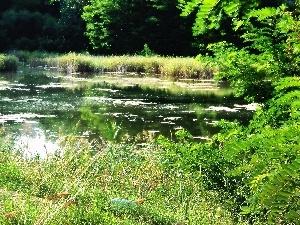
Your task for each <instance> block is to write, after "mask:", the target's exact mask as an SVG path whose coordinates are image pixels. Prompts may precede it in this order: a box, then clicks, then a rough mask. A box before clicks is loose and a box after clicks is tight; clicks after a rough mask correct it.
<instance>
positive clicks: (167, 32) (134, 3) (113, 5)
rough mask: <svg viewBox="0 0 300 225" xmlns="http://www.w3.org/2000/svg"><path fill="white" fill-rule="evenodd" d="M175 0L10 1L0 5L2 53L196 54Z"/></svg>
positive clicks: (188, 22) (188, 21)
mask: <svg viewBox="0 0 300 225" xmlns="http://www.w3.org/2000/svg"><path fill="white" fill-rule="evenodd" d="M180 12H181V11H180V9H179V8H178V6H177V2H176V1H173V0H151V1H142V0H101V1H100V0H92V1H89V0H78V1H75V0H11V1H4V2H3V3H1V5H0V31H1V32H0V51H2V52H4V51H6V52H7V51H12V50H28V51H34V50H42V51H48V52H62V53H63V52H70V51H75V52H84V51H89V52H91V53H94V54H135V53H138V52H139V51H142V50H143V48H144V46H147V47H148V48H149V49H151V50H152V51H153V52H155V53H157V54H161V55H183V56H184V55H193V54H196V52H197V50H196V49H197V47H196V45H195V38H194V37H193V35H192V31H191V27H192V24H193V22H194V19H193V17H190V18H182V17H181V16H180Z"/></svg>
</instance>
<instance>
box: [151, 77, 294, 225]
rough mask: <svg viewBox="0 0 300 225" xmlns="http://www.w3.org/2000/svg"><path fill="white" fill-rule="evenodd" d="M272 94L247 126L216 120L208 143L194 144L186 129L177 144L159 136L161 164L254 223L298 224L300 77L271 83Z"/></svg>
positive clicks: (177, 135) (178, 136)
mask: <svg viewBox="0 0 300 225" xmlns="http://www.w3.org/2000/svg"><path fill="white" fill-rule="evenodd" d="M273 85H274V88H273V94H272V96H274V97H273V98H271V99H269V100H268V101H267V102H266V103H265V104H264V105H262V106H261V108H260V109H258V110H257V111H256V113H255V116H254V118H253V120H252V121H251V122H250V125H249V126H247V127H243V126H240V125H239V124H238V123H237V122H233V123H229V122H226V121H220V122H219V123H218V126H220V127H221V128H222V131H221V132H220V133H219V134H217V135H215V136H214V137H213V139H212V141H210V142H208V143H205V144H199V143H194V142H193V140H192V139H191V137H190V135H189V134H188V133H186V132H185V131H179V132H178V133H177V134H176V137H177V140H176V142H174V141H170V140H167V139H165V138H162V137H160V138H159V139H158V142H157V143H158V144H159V146H160V147H161V148H163V149H162V152H161V153H160V157H161V161H162V166H163V168H164V170H165V171H171V172H172V173H174V174H175V173H178V172H180V173H190V176H193V177H194V179H196V180H199V181H200V182H201V183H202V184H203V185H204V187H206V188H209V189H213V188H215V189H218V190H219V191H220V192H221V193H222V194H223V196H224V200H225V199H227V200H226V201H228V202H229V204H232V209H233V210H234V211H235V212H240V213H241V214H243V215H245V216H247V218H248V219H249V220H250V221H252V222H255V223H259V222H262V223H268V224H288V223H291V224H297V223H299V219H300V214H299V206H300V205H299V204H300V202H299V188H300V175H299V174H300V173H299V172H300V158H299V153H300V151H299V149H300V139H299V137H300V124H299V112H300V98H299V96H300V92H299V90H300V80H299V78H295V77H288V78H283V79H281V80H280V81H278V82H275V83H274V84H273Z"/></svg>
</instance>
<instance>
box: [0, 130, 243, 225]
mask: <svg viewBox="0 0 300 225" xmlns="http://www.w3.org/2000/svg"><path fill="white" fill-rule="evenodd" d="M1 143H2V144H1V150H0V162H1V164H0V224H24V225H25V224H28V225H29V224H246V223H242V222H240V223H238V222H237V221H234V218H233V215H232V213H231V212H230V210H228V209H226V206H224V205H222V204H221V203H220V202H219V194H218V193H217V192H216V191H209V190H205V189H204V188H203V186H202V184H201V182H200V180H199V179H194V177H195V176H194V175H195V174H193V173H192V172H185V173H183V171H181V170H179V169H178V170H173V171H171V172H167V171H166V170H165V169H164V166H163V164H162V163H161V159H162V158H161V157H160V156H159V154H158V152H160V150H159V148H158V147H157V146H156V145H155V144H153V143H152V144H150V143H149V145H148V147H143V148H141V147H138V146H137V145H132V144H118V145H116V144H111V143H105V144H99V143H97V142H95V141H94V142H88V141H87V140H85V139H80V138H76V137H73V136H68V137H61V139H60V143H61V149H60V150H59V151H57V152H56V153H55V154H54V155H48V156H47V157H46V158H44V159H41V158H40V157H38V156H37V157H34V158H25V157H24V156H23V153H22V152H21V151H17V150H16V149H14V148H13V145H12V144H9V142H8V141H7V140H2V142H1ZM122 202H123V203H122ZM235 219H237V218H235Z"/></svg>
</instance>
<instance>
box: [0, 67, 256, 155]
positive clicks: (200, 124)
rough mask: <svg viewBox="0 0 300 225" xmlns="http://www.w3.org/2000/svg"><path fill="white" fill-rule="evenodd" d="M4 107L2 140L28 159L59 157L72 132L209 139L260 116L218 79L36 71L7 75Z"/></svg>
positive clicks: (2, 85)
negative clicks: (222, 123) (181, 133)
mask: <svg viewBox="0 0 300 225" xmlns="http://www.w3.org/2000/svg"><path fill="white" fill-rule="evenodd" d="M0 104H1V108H0V109H1V110H0V127H1V135H2V136H4V135H9V136H10V137H12V138H13V139H14V140H15V143H16V147H17V148H20V149H23V150H24V151H26V154H28V155H32V154H36V153H39V154H41V155H43V154H44V155H45V154H47V153H49V152H53V151H55V150H56V149H57V148H58V144H57V140H58V139H59V138H60V137H61V136H64V135H68V134H72V135H76V136H80V137H85V138H89V139H100V137H101V138H104V139H108V140H115V141H117V142H120V141H126V142H138V143H144V142H145V141H146V139H148V138H151V137H154V136H157V135H159V134H162V135H164V136H167V137H169V138H172V139H174V133H175V132H176V130H179V129H186V130H188V131H189V132H190V133H191V134H192V135H193V136H194V138H195V140H197V141H205V140H207V139H209V138H210V137H211V136H212V135H213V134H215V133H216V132H218V128H216V127H214V123H216V122H217V121H219V120H220V119H226V120H230V121H233V120H235V119H237V120H239V121H241V122H242V123H247V122H248V121H249V119H250V118H251V117H252V115H253V111H254V110H255V105H247V104H244V103H243V102H241V100H237V99H234V98H233V97H232V90H230V89H229V88H228V87H219V86H218V85H217V84H215V83H213V82H211V81H197V80H168V79H163V78H159V77H155V76H146V75H141V74H89V75H80V74H73V75H66V74H60V73H57V72H44V71H37V70H29V71H26V72H25V71H23V72H22V71H19V72H18V73H15V74H7V73H4V74H0Z"/></svg>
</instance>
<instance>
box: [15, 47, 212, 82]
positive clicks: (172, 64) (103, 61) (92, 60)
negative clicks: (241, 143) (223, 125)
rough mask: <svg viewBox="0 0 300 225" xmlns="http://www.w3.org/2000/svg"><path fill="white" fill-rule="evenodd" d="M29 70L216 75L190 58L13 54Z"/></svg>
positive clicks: (21, 52)
mask: <svg viewBox="0 0 300 225" xmlns="http://www.w3.org/2000/svg"><path fill="white" fill-rule="evenodd" d="M13 54H14V55H15V56H16V57H18V58H19V60H20V62H22V63H23V64H24V65H26V66H28V67H34V68H36V67H40V68H44V69H47V70H58V71H62V72H66V73H69V74H71V73H105V72H110V73H131V72H134V73H140V74H156V75H158V76H164V77H175V78H187V79H213V76H214V74H215V73H216V72H218V68H217V67H216V66H212V64H211V63H207V62H201V61H198V60H196V59H195V58H193V57H162V56H140V55H133V56H129V55H123V56H92V55H89V54H78V53H68V54H63V55H58V54H48V53H41V52H33V53H28V52H23V51H20V52H14V53H13Z"/></svg>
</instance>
